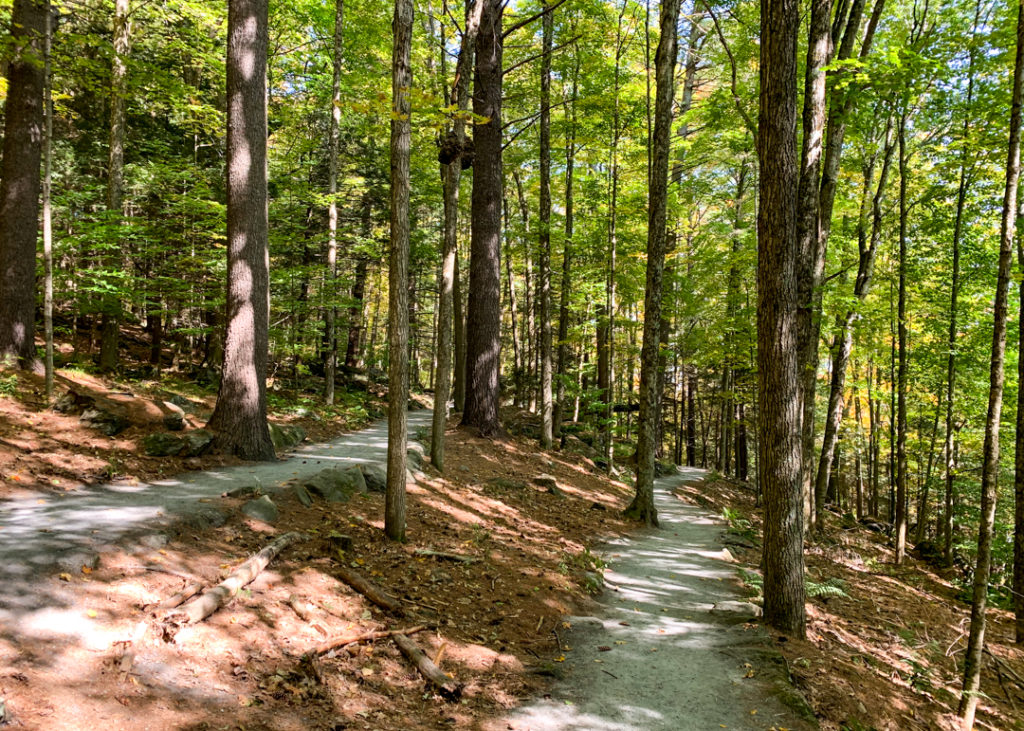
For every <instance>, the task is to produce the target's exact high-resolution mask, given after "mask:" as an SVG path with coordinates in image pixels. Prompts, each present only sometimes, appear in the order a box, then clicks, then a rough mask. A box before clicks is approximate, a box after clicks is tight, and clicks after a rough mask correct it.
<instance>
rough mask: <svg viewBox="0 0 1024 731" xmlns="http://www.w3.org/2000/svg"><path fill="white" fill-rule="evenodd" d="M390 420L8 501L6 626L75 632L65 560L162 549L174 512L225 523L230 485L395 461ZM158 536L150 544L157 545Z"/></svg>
mask: <svg viewBox="0 0 1024 731" xmlns="http://www.w3.org/2000/svg"><path fill="white" fill-rule="evenodd" d="M430 419H431V412H430V411H429V410H421V411H411V412H409V432H410V434H415V433H416V431H417V429H419V428H421V427H428V426H429V425H430ZM387 443H388V432H387V421H386V420H381V421H378V422H376V423H375V424H373V425H372V426H370V427H368V428H366V429H363V430H362V431H358V432H355V433H352V434H347V435H345V436H343V437H341V438H339V439H336V440H334V441H332V442H329V443H326V444H303V445H300V446H299V447H297V448H296V449H295V450H293V451H292V452H291V453H289V455H288V456H287V458H285V459H282V460H279V461H277V462H267V463H259V464H245V465H239V466H236V467H226V468H224V469H219V470H209V471H206V472H190V473H185V474H182V475H178V476H177V477H174V478H170V479H166V480H157V481H154V482H152V483H142V484H135V485H103V486H100V487H92V488H87V489H84V490H79V491H76V492H73V493H68V494H66V495H60V494H39V495H38V496H35V497H26V498H20V499H17V500H6V501H2V502H0V586H3V587H4V590H3V592H2V593H0V630H2V631H4V632H19V631H27V632H32V633H34V632H36V631H42V630H44V629H45V630H48V631H55V632H58V633H59V632H60V631H61V630H64V629H66V630H68V631H73V629H74V628H75V627H77V625H78V623H77V622H72V623H70V624H64V623H62V622H61V619H60V616H59V615H60V612H61V609H62V608H65V607H72V606H73V604H74V599H73V597H70V596H65V594H67V588H66V587H67V585H64V586H61V584H62V582H60V581H58V580H57V577H56V576H55V575H53V574H54V573H55V568H56V567H60V570H62V571H67V572H70V573H73V574H76V575H77V574H78V573H79V571H80V570H81V567H82V566H83V565H88V564H90V563H91V562H92V561H94V560H95V558H96V556H97V555H98V554H100V553H102V552H104V551H107V550H110V549H111V547H112V544H116V543H122V542H123V540H124V539H125V538H126V537H139V538H140V539H141V541H142V545H143V546H146V547H149V548H158V547H159V546H157V545H154V544H153V543H152V541H153V540H157V541H159V540H162V536H161V535H160V532H161V531H162V530H165V529H166V526H167V524H168V523H169V522H170V521H172V520H175V519H177V520H181V519H184V520H186V521H191V522H193V524H195V525H196V526H197V527H202V526H204V525H210V524H219V523H222V522H223V521H224V516H223V513H221V512H220V510H219V509H218V508H216V507H215V505H213V504H210V503H211V501H212V499H213V498H216V497H219V496H220V494H221V493H223V492H226V491H228V490H232V489H235V488H237V487H243V486H254V485H257V484H258V485H260V486H262V487H264V488H272V487H275V486H276V485H278V484H279V483H281V482H284V481H285V480H289V479H291V478H304V477H308V476H311V475H313V474H314V473H316V472H319V471H320V470H322V469H325V468H326V467H330V466H335V465H340V466H347V465H352V464H365V463H371V462H375V463H378V464H384V463H385V462H386V460H387ZM147 542H148V545H147Z"/></svg>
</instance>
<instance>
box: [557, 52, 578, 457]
mask: <svg viewBox="0 0 1024 731" xmlns="http://www.w3.org/2000/svg"><path fill="white" fill-rule="evenodd" d="M579 75H580V60H579V55H577V56H576V58H575V64H574V65H573V75H572V92H571V94H570V97H569V102H570V104H569V123H568V129H567V130H566V133H565V242H564V243H563V245H562V286H561V291H560V292H559V306H558V374H557V378H556V384H557V385H556V394H555V407H554V415H553V416H552V419H553V421H554V432H553V435H554V436H555V437H558V436H560V435H561V430H562V420H563V418H564V412H565V403H564V402H565V384H566V380H567V379H568V378H569V358H570V356H571V353H570V352H569V298H570V294H571V292H572V257H573V234H574V233H575V232H574V227H575V223H576V221H575V207H574V206H575V200H574V197H573V194H574V191H573V182H574V180H573V175H574V173H575V163H576V90H577V86H578V83H579Z"/></svg>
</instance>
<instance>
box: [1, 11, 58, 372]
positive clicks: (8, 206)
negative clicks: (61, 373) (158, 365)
mask: <svg viewBox="0 0 1024 731" xmlns="http://www.w3.org/2000/svg"><path fill="white" fill-rule="evenodd" d="M49 13H50V3H49V0H15V2H14V7H13V8H12V10H11V36H10V43H11V51H12V53H11V56H10V58H11V60H10V64H9V66H8V68H7V103H6V106H5V110H4V111H5V115H4V117H5V118H4V142H3V167H2V174H0V363H7V364H12V365H13V364H17V365H20V366H21V367H23V368H29V367H33V366H34V365H35V360H36V355H35V354H36V345H35V337H34V334H35V325H36V321H35V309H36V237H37V235H38V232H39V187H40V170H39V163H40V159H41V157H42V142H43V76H44V73H43V63H42V59H43V56H44V45H45V38H46V19H47V16H48V15H49Z"/></svg>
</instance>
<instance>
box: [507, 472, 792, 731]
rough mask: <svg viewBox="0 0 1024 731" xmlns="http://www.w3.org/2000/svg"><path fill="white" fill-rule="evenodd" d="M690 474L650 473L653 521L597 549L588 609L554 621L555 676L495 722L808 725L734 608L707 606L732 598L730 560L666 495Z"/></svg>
mask: <svg viewBox="0 0 1024 731" xmlns="http://www.w3.org/2000/svg"><path fill="white" fill-rule="evenodd" d="M702 476H703V471H701V470H695V469H684V470H683V474H682V476H681V477H680V476H673V477H667V478H662V479H660V480H658V481H657V482H656V483H655V499H656V505H657V508H658V517H659V521H660V523H661V528H660V529H657V530H645V531H639V532H637V533H635V534H633V535H631V536H629V537H627V538H623V539H620V540H617V541H615V542H613V543H610V544H607V545H605V546H602V547H601V551H600V554H601V555H602V557H603V558H604V559H605V560H606V561H607V562H608V563H609V564H610V565H611V569H612V570H611V571H610V572H608V573H606V580H607V586H606V589H605V592H604V593H603V594H602V595H601V597H600V598H599V604H600V611H599V612H598V614H599V616H597V617H570V618H567V620H566V622H567V623H568V624H569V625H571V626H570V627H568V628H566V627H565V625H564V624H563V625H562V626H561V627H559V629H558V636H559V639H560V641H561V643H562V645H563V649H564V647H565V646H568V647H569V648H571V649H569V650H566V651H565V652H564V653H562V655H563V656H564V658H565V660H564V662H560V663H555V666H556V669H562V670H563V671H564V677H563V678H562V680H560V681H558V682H556V684H555V687H554V688H553V690H552V693H551V696H550V697H549V698H545V699H543V700H538V701H535V702H533V703H529V704H527V705H526V706H524V707H522V708H520V709H518V710H517V711H516V712H515V713H514V714H512V715H511V716H510V718H509V719H507V720H506V722H505V723H504V725H502V726H501V728H508V729H515V730H516V731H556V730H557V731H568V730H570V729H573V730H578V731H584V730H585V731H627V730H633V729H635V730H637V731H655V730H664V731H670V730H671V731H689V730H691V729H692V730H693V731H703V730H705V729H706V730H709V731H713V730H715V729H722V728H727V729H751V730H753V729H757V730H761V729H782V728H786V729H791V730H795V729H806V728H811V726H810V725H809V724H808V723H807V722H806V721H803V720H801V719H800V717H799V715H798V713H797V712H796V711H794V710H793V709H792V708H791V707H790V706H789V705H787V704H786V703H784V702H783V698H784V697H786V696H787V695H789V694H792V692H793V691H792V689H791V688H789V687H788V684H787V681H786V675H787V673H786V670H785V667H784V665H783V664H782V663H783V661H782V659H781V657H779V656H778V654H777V653H776V652H774V651H773V650H772V648H771V646H770V641H769V639H768V637H767V636H766V634H765V632H764V631H763V630H762V629H760V628H759V627H751V626H749V625H745V623H744V622H743V620H742V618H741V617H740V616H738V615H737V614H736V613H735V612H732V611H721V610H714V607H715V605H716V604H719V607H720V608H721V607H722V605H721V602H724V601H728V600H736V599H738V598H739V597H738V596H737V591H736V588H735V586H734V584H733V583H732V579H734V577H735V572H736V569H735V566H734V564H732V563H730V562H729V561H728V556H727V555H726V554H724V553H723V548H722V545H721V544H720V543H719V542H718V538H719V536H720V534H721V533H722V526H721V525H720V524H719V523H717V522H716V521H715V519H714V516H712V515H710V514H709V513H707V512H706V511H704V510H701V509H700V508H697V507H694V506H692V505H688V504H686V503H684V502H682V501H681V500H679V499H678V498H676V497H675V496H674V495H673V494H672V488H673V487H674V486H675V485H678V484H679V483H680V482H683V481H692V480H697V479H700V478H701V477H702ZM713 610H714V611H713ZM554 641H555V639H554V637H552V642H554ZM748 676H749V677H748ZM495 728H498V727H495Z"/></svg>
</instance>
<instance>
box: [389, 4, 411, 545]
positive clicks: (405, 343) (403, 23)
mask: <svg viewBox="0 0 1024 731" xmlns="http://www.w3.org/2000/svg"><path fill="white" fill-rule="evenodd" d="M412 25H413V2H412V0H395V15H394V20H393V21H392V24H391V30H392V35H393V45H392V47H391V247H390V261H389V263H388V472H387V487H386V492H385V496H384V497H385V505H384V534H385V535H386V536H387V537H388V538H390V539H391V540H393V541H404V540H405V470H406V467H405V462H406V441H407V438H408V423H407V420H408V407H407V403H408V400H409V157H410V152H411V142H412V124H411V122H410V115H411V112H412V105H411V104H410V101H409V92H410V90H411V89H412V63H411V61H410V59H411V56H412Z"/></svg>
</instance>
